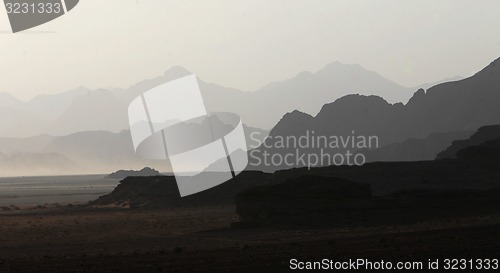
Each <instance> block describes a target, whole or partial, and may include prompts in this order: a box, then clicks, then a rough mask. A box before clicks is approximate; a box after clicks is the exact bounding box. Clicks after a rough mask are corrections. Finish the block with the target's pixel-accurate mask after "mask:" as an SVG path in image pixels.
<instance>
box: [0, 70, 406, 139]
mask: <svg viewBox="0 0 500 273" xmlns="http://www.w3.org/2000/svg"><path fill="white" fill-rule="evenodd" d="M190 74H192V73H191V72H189V71H188V70H186V69H184V68H182V67H173V68H171V69H170V70H168V71H167V72H166V73H165V74H164V75H163V76H161V77H157V78H154V79H149V80H145V81H142V82H139V83H137V84H135V85H133V86H131V87H129V88H127V89H119V88H114V89H99V90H90V89H87V88H85V87H79V88H76V89H74V90H70V91H67V92H63V93H60V94H55V95H39V96H36V97H35V98H33V99H31V100H29V101H27V102H24V101H20V100H18V99H16V98H15V97H13V96H12V95H10V94H8V93H0V124H2V127H1V128H0V136H1V137H31V136H37V135H41V134H49V135H58V136H62V135H68V134H72V133H76V132H83V131H96V130H105V131H111V132H119V131H121V130H124V129H127V128H128V123H127V107H128V104H129V103H130V102H131V101H132V100H133V99H134V98H135V97H136V96H138V95H140V94H141V93H143V92H145V91H147V90H149V89H151V88H153V87H155V86H158V85H160V84H162V83H165V82H168V81H171V80H173V79H176V78H179V77H182V76H186V75H190ZM199 84H200V88H201V90H202V95H203V97H204V100H205V103H206V107H207V109H208V110H209V111H211V112H234V113H237V114H239V115H240V116H241V117H242V119H243V121H244V123H245V124H248V125H250V126H253V127H258V128H264V129H270V128H272V127H273V126H274V125H275V124H276V122H278V121H279V119H280V118H281V117H282V116H283V114H285V113H287V112H290V111H293V110H300V111H304V112H307V113H311V114H315V113H317V112H318V111H319V110H320V109H321V107H322V106H323V105H324V104H325V103H329V102H331V101H334V100H335V99H338V98H339V97H341V96H344V95H347V94H364V95H378V96H382V97H384V98H385V99H386V100H388V101H390V102H407V101H408V99H409V98H410V97H411V94H412V92H413V91H414V89H410V88H406V87H403V86H400V85H398V84H396V83H394V82H391V81H390V80H387V79H385V78H383V77H382V76H380V75H378V74H377V73H375V72H373V71H369V70H366V69H364V68H362V67H361V66H359V65H350V64H342V63H339V62H334V63H331V64H329V65H327V66H325V67H324V68H323V69H321V70H320V71H318V72H316V73H310V72H302V73H299V74H298V75H297V76H295V77H294V78H292V79H289V80H284V81H280V82H274V83H271V84H268V85H266V86H265V87H263V88H262V89H260V90H258V91H255V92H243V91H241V90H237V89H234V88H227V87H223V86H220V85H217V84H214V83H208V82H205V81H203V80H201V79H199Z"/></svg>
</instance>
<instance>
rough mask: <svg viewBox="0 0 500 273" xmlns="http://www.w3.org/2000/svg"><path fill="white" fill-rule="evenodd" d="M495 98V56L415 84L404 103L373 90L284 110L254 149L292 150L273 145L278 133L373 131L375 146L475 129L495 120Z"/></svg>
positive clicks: (499, 117)
mask: <svg viewBox="0 0 500 273" xmlns="http://www.w3.org/2000/svg"><path fill="white" fill-rule="evenodd" d="M499 102H500V59H497V60H495V61H494V62H492V63H491V64H490V65H488V66H487V67H486V68H484V69H483V70H481V71H480V72H478V73H476V74H475V75H473V76H472V77H469V78H467V79H463V80H459V81H455V82H448V83H442V84H439V85H436V86H434V87H431V88H430V89H428V90H427V92H425V91H424V90H423V89H420V90H418V91H417V92H416V93H415V94H414V95H413V97H412V98H411V99H410V100H409V102H408V103H407V104H406V105H404V104H402V103H396V104H390V103H388V102H387V101H386V100H384V99H383V98H381V97H378V96H364V95H347V96H344V97H342V98H340V99H337V100H336V101H334V102H333V103H330V104H326V105H324V106H323V108H322V109H321V111H320V112H319V113H318V114H317V115H316V116H311V115H308V114H306V113H303V112H299V111H294V112H291V113H288V114H286V115H285V116H283V118H282V119H281V120H280V122H279V123H278V124H277V125H276V126H275V127H274V128H273V129H272V130H271V132H270V138H269V139H268V140H266V146H268V147H269V146H270V147H271V148H267V147H264V146H262V147H261V148H259V149H260V150H262V151H261V153H262V152H263V151H266V152H268V153H269V154H281V155H285V154H288V153H290V152H296V151H295V147H292V148H287V147H285V148H282V147H280V148H276V146H278V145H276V141H277V140H276V139H279V137H280V136H281V137H290V136H294V137H296V138H299V137H300V136H305V135H307V133H308V132H309V134H312V133H314V134H315V135H316V136H326V137H330V136H344V137H348V136H376V137H378V145H379V147H383V146H385V145H388V144H393V143H398V142H403V141H405V140H407V139H410V138H417V139H418V138H427V137H428V136H429V135H431V134H434V133H448V132H458V131H468V130H476V129H477V128H479V127H481V126H485V125H490V124H500V108H499V107H498V103H499ZM355 150H357V149H355ZM387 150H390V149H387ZM300 152H301V153H306V154H307V153H316V154H317V153H319V150H318V149H317V148H310V147H307V148H300ZM330 152H332V151H330ZM337 152H345V149H337ZM415 158H416V159H418V156H415ZM254 164H258V162H256V161H254ZM299 166H300V164H299V165H298V166H284V165H281V166H268V167H265V168H264V169H273V168H274V169H280V168H285V167H299Z"/></svg>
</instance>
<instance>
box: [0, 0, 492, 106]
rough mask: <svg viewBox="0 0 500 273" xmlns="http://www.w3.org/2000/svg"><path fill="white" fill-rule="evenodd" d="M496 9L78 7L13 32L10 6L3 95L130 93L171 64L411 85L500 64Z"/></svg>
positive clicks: (465, 4) (230, 78)
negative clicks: (343, 70) (331, 69)
mask: <svg viewBox="0 0 500 273" xmlns="http://www.w3.org/2000/svg"><path fill="white" fill-rule="evenodd" d="M499 12H500V1H496V0H491V1H487V0H481V1H477V0H471V1H465V0H461V1H437V0H430V1H421V0H419V1H401V0H394V1H370V0H367V1H352V0H347V1H334V0H325V1H321V0H301V1H294V0H281V1H272V0H252V1H236V0H226V1H189V0H175V1H173V0H169V1H166V0H80V4H79V5H78V6H77V7H76V8H75V9H74V10H72V11H71V12H70V13H69V14H67V15H65V16H63V17H61V18H59V19H56V20H54V21H52V22H50V23H47V24H45V25H42V26H39V27H37V28H35V29H32V31H31V32H27V33H19V34H12V33H10V26H9V24H8V19H7V14H6V12H5V9H4V7H3V5H2V6H1V8H0V92H9V93H12V94H13V95H15V96H16V97H19V98H22V99H28V98H31V97H33V96H34V95H36V94H42V93H59V92H62V91H65V90H68V89H71V88H75V87H77V86H81V85H83V86H87V87H90V88H99V87H110V86H117V87H127V86H129V85H131V84H134V83H136V82H138V81H141V80H143V79H146V78H153V77H156V76H159V75H162V74H163V73H164V72H165V71H166V70H167V69H168V68H169V67H171V66H175V65H181V66H184V67H186V68H188V69H189V70H191V71H192V72H195V73H196V74H197V75H198V76H199V77H200V78H202V79H204V80H206V81H210V82H215V83H219V84H222V85H225V86H231V87H236V88H240V89H242V90H248V91H251V90H256V89H258V88H260V87H262V85H265V84H267V83H269V82H272V81H277V80H283V79H287V78H290V77H293V76H294V75H296V74H297V73H299V72H301V71H304V70H309V71H312V72H315V71H317V70H319V69H321V68H322V67H324V66H325V65H326V64H328V63H330V62H333V61H336V60H339V61H341V62H344V63H358V64H360V65H361V66H363V67H365V68H367V69H370V70H374V71H376V72H378V73H380V74H381V75H382V76H384V77H387V78H388V79H391V80H393V81H395V82H397V83H399V84H402V85H405V86H414V85H418V84H421V83H425V82H432V81H436V80H440V79H442V78H446V77H451V76H455V75H462V76H468V75H470V74H471V73H474V72H476V71H477V70H479V69H481V68H482V67H484V66H486V65H487V64H489V63H490V62H491V61H493V60H494V59H495V58H497V57H499V56H500V15H499V14H500V13H499Z"/></svg>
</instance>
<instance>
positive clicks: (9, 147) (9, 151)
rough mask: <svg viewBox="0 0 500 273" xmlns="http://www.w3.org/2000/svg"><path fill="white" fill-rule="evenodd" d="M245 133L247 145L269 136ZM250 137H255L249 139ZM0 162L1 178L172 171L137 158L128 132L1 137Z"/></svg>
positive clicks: (160, 163)
mask: <svg viewBox="0 0 500 273" xmlns="http://www.w3.org/2000/svg"><path fill="white" fill-rule="evenodd" d="M244 131H245V132H246V141H247V143H250V144H251V143H252V141H256V140H257V141H259V142H260V141H262V140H263V138H264V137H266V136H267V134H268V132H267V131H264V130H261V129H257V128H252V127H248V126H246V125H244ZM251 134H254V136H253V137H252V138H251V137H250V135H251ZM37 160H40V161H37ZM0 161H1V162H0V163H1V164H3V165H2V166H0V175H1V176H20V175H60V174H96V173H101V174H105V173H110V172H112V171H114V170H120V169H141V168H143V167H144V166H150V167H153V168H155V169H157V170H161V171H162V172H170V171H171V168H170V163H169V162H168V161H163V160H146V159H143V158H141V157H140V156H138V155H137V154H136V153H135V151H134V148H133V144H132V138H131V135H130V132H129V131H128V130H123V131H121V132H118V133H112V132H108V131H86V132H79V133H74V134H70V135H67V136H61V137H54V136H50V135H40V136H36V137H29V138H0ZM58 163H60V164H58Z"/></svg>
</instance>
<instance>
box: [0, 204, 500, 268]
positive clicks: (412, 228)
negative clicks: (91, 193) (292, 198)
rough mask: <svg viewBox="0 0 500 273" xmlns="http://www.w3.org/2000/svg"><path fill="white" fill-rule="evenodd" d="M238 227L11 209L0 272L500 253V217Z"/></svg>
mask: <svg viewBox="0 0 500 273" xmlns="http://www.w3.org/2000/svg"><path fill="white" fill-rule="evenodd" d="M235 221H238V215H237V214H236V213H235V208H234V207H233V206H220V207H202V208H199V207H198V208H170V209H162V210H130V209H109V208H100V209H93V208H88V207H85V206H73V207H66V206H64V207H50V206H49V207H46V208H22V209H18V210H11V211H3V212H1V213H0V272H2V273H3V272H23V273H24V272H285V271H287V270H288V268H289V260H290V259H292V258H296V259H299V260H303V261H306V260H310V261H318V260H321V259H323V258H330V259H334V260H347V259H349V258H352V259H357V258H367V259H384V260H394V261H416V260H422V261H427V259H429V258H432V259H437V258H469V257H471V258H472V257H473V258H488V257H489V258H494V257H496V258H499V257H500V215H486V216H481V217H472V218H462V219H451V220H446V221H440V222H431V223H429V222H424V223H418V224H413V225H408V226H380V227H370V228H367V227H352V228H335V229H333V228H292V227H260V228H244V229H242V228H240V229H232V228H231V227H230V225H231V223H232V222H235ZM345 272H348V271H345ZM356 272H362V271H356ZM393 272H398V271H393ZM418 272H423V271H418ZM432 272H437V271H432ZM450 272H451V271H450ZM463 272H468V271H463ZM492 272H493V271H492Z"/></svg>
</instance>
